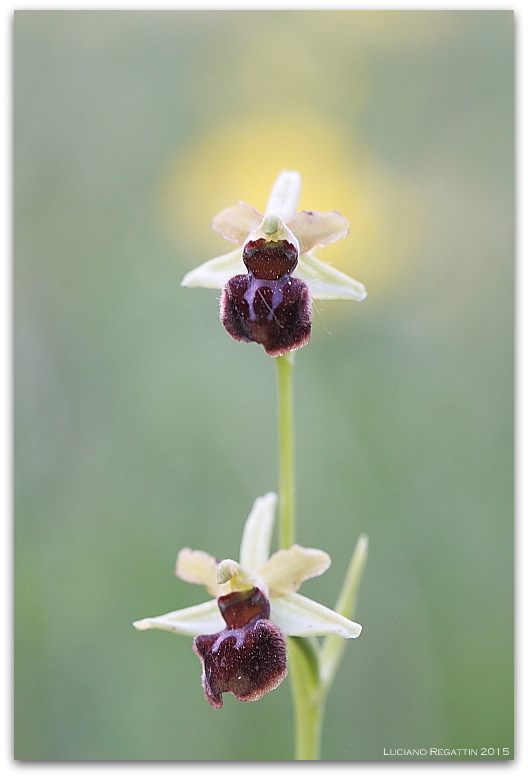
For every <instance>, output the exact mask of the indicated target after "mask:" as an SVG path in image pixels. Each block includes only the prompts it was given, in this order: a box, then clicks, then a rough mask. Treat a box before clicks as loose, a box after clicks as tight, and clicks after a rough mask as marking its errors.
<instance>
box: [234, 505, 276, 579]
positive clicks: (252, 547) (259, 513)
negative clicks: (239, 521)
mask: <svg viewBox="0 0 528 778" xmlns="http://www.w3.org/2000/svg"><path fill="white" fill-rule="evenodd" d="M276 507H277V495H276V494H275V492H268V493H267V494H265V495H264V496H263V497H257V499H256V500H255V502H254V503H253V507H252V509H251V513H250V514H249V516H248V518H247V521H246V524H245V526H244V532H243V534H242V542H241V544H240V564H241V566H242V567H244V568H245V569H246V570H251V571H253V572H255V573H258V572H259V570H260V568H261V567H262V565H263V564H264V563H265V562H266V561H267V559H268V557H269V552H270V546H271V534H272V532H273V523H274V521H275V510H276Z"/></svg>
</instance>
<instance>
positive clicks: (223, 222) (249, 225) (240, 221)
mask: <svg viewBox="0 0 528 778" xmlns="http://www.w3.org/2000/svg"><path fill="white" fill-rule="evenodd" d="M261 221H262V214H261V213H259V212H258V211H257V210H256V209H255V208H253V206H252V205H250V204H249V203H244V202H242V200H240V201H239V202H238V203H236V204H235V205H230V206H229V208H224V210H223V211H220V213H217V214H216V216H215V217H214V219H213V221H212V222H211V227H212V228H213V230H215V231H216V232H218V233H220V235H221V236H222V237H223V238H225V239H226V240H232V241H233V242H234V243H238V245H239V246H241V245H242V243H243V242H244V241H245V239H246V238H247V236H248V235H249V233H250V232H253V230H256V229H257V227H258V226H259V224H260V222H261Z"/></svg>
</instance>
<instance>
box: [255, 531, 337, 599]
mask: <svg viewBox="0 0 528 778" xmlns="http://www.w3.org/2000/svg"><path fill="white" fill-rule="evenodd" d="M330 564H331V560H330V557H329V556H328V554H327V553H326V551H321V550H320V549H318V548H303V547H302V546H298V545H297V544H295V545H293V546H292V547H291V548H285V549H281V550H280V551H276V552H275V554H273V555H272V556H271V557H270V558H269V559H268V561H267V562H266V564H265V565H264V566H263V567H261V568H260V570H259V575H260V576H261V577H262V578H263V580H264V581H265V582H266V584H267V586H268V589H269V593H270V597H282V596H283V595H284V594H291V593H292V592H296V591H297V589H298V588H299V586H300V585H301V584H302V582H303V581H306V580H307V579H308V578H313V577H314V576H316V575H321V574H322V573H324V572H325V570H328V568H329V567H330Z"/></svg>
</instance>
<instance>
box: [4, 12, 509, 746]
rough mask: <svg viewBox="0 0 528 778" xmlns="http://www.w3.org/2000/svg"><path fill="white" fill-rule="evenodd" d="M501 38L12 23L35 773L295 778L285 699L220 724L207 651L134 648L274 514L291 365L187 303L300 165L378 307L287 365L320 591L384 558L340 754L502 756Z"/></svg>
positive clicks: (475, 23)
mask: <svg viewBox="0 0 528 778" xmlns="http://www.w3.org/2000/svg"><path fill="white" fill-rule="evenodd" d="M513 27H514V17H513V13H512V12H509V11H438V12H437V11H278V12H277V11H18V12H16V13H15V23H14V75H15V87H14V105H15V111H14V120H15V157H14V165H15V210H14V214H15V253H16V257H15V413H16V427H15V447H16V449H15V503H16V521H15V553H16V565H15V599H16V603H15V619H16V645H15V674H16V677H15V708H16V711H15V740H16V746H15V757H16V758H17V759H20V760H289V759H291V758H292V744H291V706H290V693H289V687H288V683H287V682H285V683H284V684H283V685H282V686H281V687H280V688H279V689H277V690H276V691H274V692H272V693H270V694H268V695H266V696H265V697H264V698H263V699H262V700H261V701H260V702H258V703H254V704H253V703H252V704H249V705H246V704H242V703H239V702H237V701H236V700H235V699H234V698H233V697H232V696H231V695H226V697H225V703H224V707H223V709H222V710H221V711H215V710H213V709H211V708H210V707H209V706H208V704H207V703H206V701H205V699H204V697H203V694H202V691H201V686H200V669H199V662H198V659H197V657H196V656H195V655H194V654H193V652H192V650H191V641H190V640H189V639H188V638H185V637H181V636H173V635H170V634H169V633H162V632H158V631H152V632H147V633H139V632H136V631H135V630H134V629H133V628H132V626H131V623H132V621H133V620H135V619H139V618H142V617H145V616H150V615H156V614H159V613H163V612H166V611H168V610H173V609H176V608H179V607H184V606H187V605H192V604H195V603H198V602H201V601H203V600H204V599H205V597H206V595H205V591H204V590H203V589H199V588H198V587H193V586H190V585H189V584H184V583H183V582H181V581H179V580H177V579H176V578H174V576H173V575H172V569H173V564H174V560H175V558H176V554H177V551H178V550H179V548H181V547H182V546H191V547H194V548H199V549H205V550H207V551H209V552H211V553H212V554H214V555H215V556H217V557H222V556H223V557H226V556H231V557H232V556H236V555H237V552H238V546H239V541H240V533H241V529H242V526H243V523H244V521H245V518H246V516H247V514H248V511H249V509H250V507H251V505H252V502H253V500H254V498H255V497H256V496H258V495H260V494H264V493H265V492H266V491H268V490H270V489H275V488H276V484H277V482H276V452H275V394H274V391H275V375H274V369H273V368H274V366H273V364H272V361H271V360H270V359H269V357H267V356H266V355H265V353H264V351H263V350H262V348H260V347H259V346H256V345H254V344H252V345H246V344H241V343H237V342H235V341H233V340H231V339H230V337H229V336H228V335H227V334H226V333H225V332H224V330H223V328H222V327H221V325H220V324H219V322H218V314H217V305H218V303H217V298H218V293H217V292H216V291H214V290H205V289H184V288H181V287H180V280H181V278H182V276H183V275H184V273H185V272H186V271H188V270H189V269H191V268H192V267H194V266H195V265H197V264H198V263H200V262H202V261H204V260H205V259H208V258H209V257H212V256H214V255H216V254H220V253H223V252H225V251H227V250H229V248H230V246H231V247H232V244H228V243H227V242H226V241H224V240H222V239H221V238H220V237H219V236H218V235H216V234H215V233H214V232H212V231H211V230H210V228H209V224H210V220H211V218H212V216H213V215H214V214H215V213H216V212H217V211H218V210H220V209H221V208H223V207H226V206H228V205H231V204H233V203H234V202H235V201H236V200H239V199H243V200H248V201H249V202H251V203H253V204H254V205H255V206H256V207H257V208H258V209H260V210H262V209H263V207H264V205H265V201H266V198H267V195H268V191H269V188H270V186H271V184H272V182H273V180H274V178H275V176H276V174H277V172H278V171H279V170H280V169H281V168H283V167H293V168H297V169H298V170H300V172H301V174H302V175H303V191H302V195H301V203H300V207H306V208H312V209H321V210H325V209H334V208H336V209H338V210H340V211H342V212H343V213H344V214H345V215H346V216H347V218H349V220H350V224H351V231H350V236H349V237H348V238H347V239H346V240H344V241H341V242H340V243H339V244H335V246H330V247H327V248H324V249H320V250H319V252H318V255H319V257H320V258H321V259H327V260H328V261H330V262H332V263H333V264H335V265H336V266H338V267H340V268H341V269H342V270H344V271H345V272H348V273H349V274H350V275H352V276H354V277H356V278H358V279H359V280H361V281H363V282H364V283H365V284H366V286H367V289H368V292H369V297H368V298H367V300H366V301H365V302H363V303H361V304H357V303H346V302H326V303H317V304H316V310H315V314H314V328H313V329H314V332H313V337H312V340H311V342H310V344H309V345H308V346H307V347H306V348H304V349H302V350H301V351H299V352H298V354H297V357H296V376H295V398H296V432H297V444H298V451H297V473H298V514H299V515H298V542H300V543H302V544H304V545H308V546H315V547H323V548H324V549H326V550H327V551H328V552H329V553H330V555H331V557H332V560H333V563H332V567H331V568H330V570H329V571H328V572H327V573H326V574H325V575H324V576H323V577H322V578H319V579H314V580H312V581H309V582H307V583H306V584H305V585H304V586H303V590H302V591H303V592H304V593H305V594H307V595H308V596H314V597H316V598H317V599H320V600H321V601H322V602H325V603H327V604H328V605H332V604H333V602H334V601H335V598H336V596H337V593H338V590H339V587H340V584H341V580H342V577H343V574H344V571H345V568H346V565H347V563H348V560H349V556H350V553H351V551H352V549H353V547H354V545H355V542H356V539H357V536H358V535H359V533H360V532H366V533H367V534H368V535H369V537H370V543H371V549H370V557H369V562H368V565H367V569H366V573H365V577H364V580H363V583H362V587H361V591H360V598H359V603H358V609H357V612H356V619H357V620H358V621H360V622H361V623H362V624H363V625H364V631H363V634H362V636H361V638H360V639H359V640H357V641H353V643H351V644H350V645H348V647H347V652H346V654H345V658H344V661H343V664H342V665H341V668H340V671H339V675H338V678H337V681H336V684H335V687H334V689H333V693H332V694H331V696H330V699H329V702H328V706H327V717H326V722H325V730H324V737H323V758H324V759H327V760H377V759H383V750H384V749H387V750H388V749H390V748H401V747H406V748H427V749H429V748H474V749H478V754H479V757H478V758H480V752H481V751H480V750H481V749H482V748H491V747H495V748H510V749H512V747H513V722H512V719H513V702H512V698H513V657H512V654H513V594H512V588H513V572H512V565H513V496H512V492H513V487H512V482H513V399H512V398H513V335H512V332H513V270H514V266H513V249H514V241H513V211H514V207H513V197H514V189H513V171H514V164H513V127H514V124H513ZM512 753H513V752H512V750H511V751H510V754H512ZM432 758H433V757H432ZM472 758H473V759H474V758H475V757H472Z"/></svg>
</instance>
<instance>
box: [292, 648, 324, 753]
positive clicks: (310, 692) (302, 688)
mask: <svg viewBox="0 0 528 778" xmlns="http://www.w3.org/2000/svg"><path fill="white" fill-rule="evenodd" d="M288 662H289V670H290V684H291V689H292V698H293V710H294V715H295V759H296V760H302V761H315V760H318V759H320V758H321V732H322V727H323V715H324V702H323V701H322V698H321V695H320V694H319V670H318V664H319V662H318V658H317V649H314V647H313V646H312V644H311V642H310V641H309V640H307V639H306V638H295V637H290V638H288Z"/></svg>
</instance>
